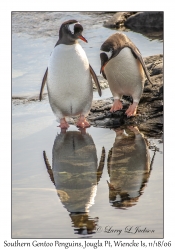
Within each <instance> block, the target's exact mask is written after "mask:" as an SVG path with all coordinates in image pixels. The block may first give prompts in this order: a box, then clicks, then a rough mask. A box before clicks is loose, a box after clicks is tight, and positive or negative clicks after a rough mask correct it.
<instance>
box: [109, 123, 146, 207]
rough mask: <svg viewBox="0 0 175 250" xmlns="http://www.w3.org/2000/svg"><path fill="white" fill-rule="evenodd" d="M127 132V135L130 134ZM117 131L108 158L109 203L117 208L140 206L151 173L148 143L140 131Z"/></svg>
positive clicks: (134, 128) (133, 128)
mask: <svg viewBox="0 0 175 250" xmlns="http://www.w3.org/2000/svg"><path fill="white" fill-rule="evenodd" d="M126 131H127V133H126ZM126 131H125V130H124V129H117V130H115V132H116V138H115V142H114V144H113V147H112V149H111V150H110V151H109V154H108V159H107V162H108V174H109V177H110V181H109V182H108V186H109V201H110V203H111V205H112V206H113V207H115V208H125V207H131V206H133V205H135V204H136V202H138V200H139V197H140V196H141V195H142V193H143V189H144V187H145V186H146V183H147V182H148V179H149V176H150V173H151V161H150V155H149V149H148V145H147V140H146V139H145V138H144V135H143V134H142V133H140V131H139V129H138V128H137V127H132V126H130V127H128V128H127V130H126Z"/></svg>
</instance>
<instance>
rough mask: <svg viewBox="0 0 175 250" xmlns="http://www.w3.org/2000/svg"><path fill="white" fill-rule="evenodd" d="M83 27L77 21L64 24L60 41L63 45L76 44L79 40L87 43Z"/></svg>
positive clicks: (60, 33) (61, 28)
mask: <svg viewBox="0 0 175 250" xmlns="http://www.w3.org/2000/svg"><path fill="white" fill-rule="evenodd" d="M82 32H83V27H82V25H81V24H80V23H79V22H78V21H76V20H69V21H66V22H64V23H63V24H62V25H61V27H60V31H59V41H60V43H63V44H67V45H70V44H74V43H76V42H77V40H78V39H81V40H83V41H84V42H86V43H87V40H86V38H85V37H84V36H83V35H82Z"/></svg>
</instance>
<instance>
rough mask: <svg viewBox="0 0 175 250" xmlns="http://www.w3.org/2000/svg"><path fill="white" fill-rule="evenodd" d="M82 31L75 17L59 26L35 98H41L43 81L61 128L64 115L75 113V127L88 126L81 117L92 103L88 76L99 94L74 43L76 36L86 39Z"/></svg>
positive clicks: (89, 71) (65, 124) (92, 75)
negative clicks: (37, 95) (56, 39)
mask: <svg viewBox="0 0 175 250" xmlns="http://www.w3.org/2000/svg"><path fill="white" fill-rule="evenodd" d="M82 32H83V27H82V25H81V24H80V23H79V22H78V21H77V20H68V21H66V22H64V23H63V24H62V25H61V27H60V30H59V39H58V41H57V43H56V45H55V47H54V49H53V52H52V53H51V55H50V58H49V62H48V67H47V69H46V72H45V74H44V77H43V80H42V84H41V89H40V95H39V99H40V101H41V99H42V93H43V89H44V86H45V83H46V82H47V91H48V97H49V102H50V106H51V108H52V111H53V113H54V114H55V116H56V117H57V118H58V120H60V125H59V127H60V128H61V129H67V128H68V127H69V124H68V123H67V121H66V117H70V116H71V117H72V116H77V115H80V117H79V119H78V122H77V127H80V128H86V127H90V124H89V122H88V121H87V120H86V118H85V117H86V115H87V114H88V113H89V111H90V108H91V104H92V98H93V85H92V78H93V80H94V82H95V84H96V86H97V89H98V93H99V95H100V96H101V88H100V84H99V81H98V78H97V76H96V74H95V72H94V70H93V68H92V67H91V65H90V64H89V62H88V59H87V56H86V54H85V51H84V50H83V48H82V47H81V45H80V44H79V43H78V39H81V40H83V41H84V42H87V40H86V38H85V37H83V35H82Z"/></svg>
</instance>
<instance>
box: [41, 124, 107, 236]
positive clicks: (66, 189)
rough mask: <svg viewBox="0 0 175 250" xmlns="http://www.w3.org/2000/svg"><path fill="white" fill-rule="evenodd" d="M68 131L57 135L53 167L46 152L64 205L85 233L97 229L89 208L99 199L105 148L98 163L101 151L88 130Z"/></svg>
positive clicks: (47, 163) (74, 222)
mask: <svg viewBox="0 0 175 250" xmlns="http://www.w3.org/2000/svg"><path fill="white" fill-rule="evenodd" d="M80 131H81V132H79V131H68V132H66V133H62V132H61V133H60V134H58V135H57V136H56V138H55V141H54V144H53V148H52V167H51V166H50V164H49V161H48V159H47V156H46V152H45V151H44V152H43V156H44V161H45V164H46V168H47V171H48V174H49V177H50V179H51V181H52V182H53V184H54V186H55V188H56V190H57V194H58V196H59V199H60V201H61V203H62V204H63V206H64V208H66V210H67V211H68V212H69V215H70V218H71V220H72V223H73V226H74V227H75V228H76V230H78V231H79V232H80V233H82V234H88V233H91V232H92V231H93V230H94V229H95V219H92V218H90V217H89V208H90V207H91V206H92V205H93V204H94V202H95V196H96V192H97V185H98V183H99V181H100V178H101V175H102V172H103V168H104V162H105V149H104V148H102V155H101V159H100V161H99V165H98V159H97V151H96V147H95V144H94V141H93V138H92V137H91V135H89V134H88V133H86V131H85V129H80Z"/></svg>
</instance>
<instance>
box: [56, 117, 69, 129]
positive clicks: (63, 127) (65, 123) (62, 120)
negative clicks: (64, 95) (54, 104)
mask: <svg viewBox="0 0 175 250" xmlns="http://www.w3.org/2000/svg"><path fill="white" fill-rule="evenodd" d="M58 127H60V128H61V129H67V128H69V124H68V123H67V122H66V120H65V118H61V119H60V125H59V126H58Z"/></svg>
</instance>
